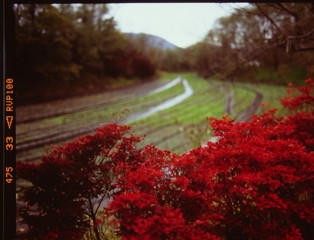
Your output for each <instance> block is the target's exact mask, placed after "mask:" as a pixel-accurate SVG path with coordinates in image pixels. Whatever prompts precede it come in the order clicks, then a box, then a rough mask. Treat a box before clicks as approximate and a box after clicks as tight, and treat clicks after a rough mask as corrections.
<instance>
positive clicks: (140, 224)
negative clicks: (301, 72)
mask: <svg viewBox="0 0 314 240" xmlns="http://www.w3.org/2000/svg"><path fill="white" fill-rule="evenodd" d="M307 83H308V86H307V87H303V88H299V91H301V93H302V95H304V96H305V97H300V96H295V97H294V98H292V99H290V101H289V102H287V101H286V102H285V101H283V103H284V104H285V105H286V106H291V104H292V105H293V106H301V105H303V104H307V105H308V106H311V104H313V96H312V94H313V91H312V87H313V84H312V82H311V81H310V80H308V81H307ZM302 95H301V96H302ZM275 112H276V110H270V111H268V112H266V113H264V114H262V115H260V116H253V117H252V120H251V121H249V122H237V123H236V122H234V121H233V120H230V119H228V118H227V117H224V118H223V119H221V120H218V119H210V124H211V126H212V128H213V130H214V136H216V137H218V141H217V142H215V143H213V142H208V143H207V145H206V146H201V147H198V148H196V149H194V150H191V151H190V152H188V153H185V154H183V155H181V156H179V155H176V154H174V153H171V152H169V151H163V150H159V149H157V148H156V147H154V146H146V147H144V148H143V149H136V148H135V144H136V143H137V142H138V141H140V139H139V138H136V137H133V136H128V137H125V136H124V135H125V134H127V133H128V131H129V127H126V126H118V125H109V126H106V127H103V128H100V129H98V132H97V133H96V134H94V135H88V136H86V137H83V138H80V139H79V140H77V141H74V142H72V143H69V144H67V145H65V146H64V147H57V148H55V149H54V150H53V151H52V152H50V154H49V155H48V156H47V157H44V158H43V159H42V162H41V163H40V164H25V163H24V164H19V176H20V177H21V178H24V179H27V180H29V181H30V182H32V184H33V186H32V187H30V188H29V189H27V190H26V191H25V193H24V195H23V196H24V200H25V201H26V202H27V203H28V204H29V206H30V207H29V208H27V209H26V212H25V216H24V217H25V219H26V220H27V223H28V224H29V225H30V226H31V229H30V233H29V236H33V238H31V239H36V238H34V236H36V237H37V236H39V235H40V234H41V236H45V237H46V239H50V238H49V237H50V236H53V237H55V238H56V239H71V237H69V232H71V231H76V233H78V234H83V233H84V231H85V230H86V229H87V228H88V227H90V228H92V227H93V226H94V227H96V230H97V226H98V225H99V224H101V222H99V221H98V220H97V219H96V217H95V215H96V213H97V212H95V211H92V210H91V208H90V202H91V200H95V199H99V197H101V196H102V197H113V201H112V202H111V204H110V207H109V208H108V209H107V210H106V213H105V214H106V216H110V215H111V216H114V223H115V224H116V227H117V232H118V234H119V235H120V236H121V237H122V239H314V236H313V234H312V231H311V230H312V229H313V227H314V223H313V221H314V204H313V186H314V181H313V180H314V179H313V178H314V174H313V170H314V152H313V139H314V136H313V134H314V118H313V112H308V113H297V114H294V115H291V116H287V117H277V116H275ZM86 216H89V217H90V218H91V219H92V220H93V225H88V223H87V221H86V220H87V218H86ZM36 234H37V235H36ZM70 235H71V234H70ZM96 236H97V234H96ZM76 237H77V236H76ZM40 239H45V238H44V237H42V238H40ZM98 239H99V238H98Z"/></svg>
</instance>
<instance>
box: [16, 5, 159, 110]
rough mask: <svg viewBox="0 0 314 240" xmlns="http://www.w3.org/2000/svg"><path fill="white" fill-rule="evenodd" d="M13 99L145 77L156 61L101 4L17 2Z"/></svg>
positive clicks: (26, 99)
mask: <svg viewBox="0 0 314 240" xmlns="http://www.w3.org/2000/svg"><path fill="white" fill-rule="evenodd" d="M14 10H15V16H16V23H17V24H16V78H17V80H18V82H19V85H18V86H17V95H18V100H19V102H18V104H20V103H23V104H25V103H28V102H34V101H36V102H39V101H43V100H49V99H52V98H58V97H64V96H69V95H70V96H71V95H75V94H81V93H82V92H84V91H95V90H99V89H104V88H105V87H108V86H110V84H111V79H112V78H130V79H135V78H138V79H141V80H146V79H149V78H151V77H152V76H154V75H155V71H156V65H155V63H154V62H153V61H152V60H151V59H150V57H148V55H145V54H142V53H140V52H139V51H137V50H136V49H135V47H134V46H133V45H132V44H131V43H130V42H129V41H128V39H127V38H126V37H125V36H124V35H123V34H122V33H121V32H119V31H118V30H117V29H116V23H115V21H114V20H113V18H108V17H107V18H106V14H107V13H108V8H107V6H106V5H105V4H81V5H78V6H77V7H73V6H72V5H63V4H60V5H50V4H45V5H41V4H16V5H14Z"/></svg>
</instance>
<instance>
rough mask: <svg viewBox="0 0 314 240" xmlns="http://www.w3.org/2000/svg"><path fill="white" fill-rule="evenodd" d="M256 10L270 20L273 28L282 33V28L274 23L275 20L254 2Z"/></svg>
mask: <svg viewBox="0 0 314 240" xmlns="http://www.w3.org/2000/svg"><path fill="white" fill-rule="evenodd" d="M255 5H256V6H257V8H258V10H259V11H260V12H261V13H262V14H263V15H264V16H265V17H266V18H267V19H268V20H269V21H270V22H271V24H272V25H274V26H275V28H276V29H277V30H278V31H279V32H280V33H281V34H282V30H281V29H280V28H279V27H278V25H277V24H276V23H275V21H274V20H273V19H272V18H271V17H270V16H269V15H268V14H267V13H266V12H265V11H264V10H263V9H262V7H261V6H260V4H259V3H255Z"/></svg>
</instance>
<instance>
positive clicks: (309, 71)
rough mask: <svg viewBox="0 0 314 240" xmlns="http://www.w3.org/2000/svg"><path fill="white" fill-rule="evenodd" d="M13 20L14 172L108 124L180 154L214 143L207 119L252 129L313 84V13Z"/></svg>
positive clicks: (33, 7)
mask: <svg viewBox="0 0 314 240" xmlns="http://www.w3.org/2000/svg"><path fill="white" fill-rule="evenodd" d="M14 12H15V30H16V33H15V35H16V42H15V52H16V61H15V69H16V71H15V74H16V76H15V78H16V80H17V82H18V84H17V86H16V87H17V104H18V108H17V160H18V161H37V160H39V159H40V156H42V155H43V154H45V152H46V151H47V150H49V149H51V146H50V145H51V144H56V145H59V144H63V143H65V142H68V141H71V140H73V139H74V138H75V137H77V136H80V135H84V134H87V133H90V132H91V131H92V130H93V129H95V128H97V127H99V126H101V125H103V124H106V123H110V122H117V123H123V124H130V125H132V126H135V127H134V133H135V134H138V135H140V136H144V135H146V138H145V141H144V144H155V145H157V146H158V147H160V148H165V149H169V150H172V151H175V152H177V153H179V154H181V153H184V152H185V151H188V150H190V149H191V148H193V147H197V146H199V145H201V144H202V143H204V142H205V141H207V140H208V139H209V138H210V128H209V124H208V121H207V120H206V118H207V117H216V118H220V117H222V116H224V115H229V116H230V117H231V118H233V119H235V120H236V121H247V120H249V119H250V115H252V114H255V113H261V112H263V111H265V109H264V108H261V107H260V104H262V103H265V104H271V107H279V108H280V105H279V98H280V97H283V96H284V95H285V94H286V93H285V88H286V86H287V83H289V82H293V83H296V84H302V83H303V82H304V80H305V79H306V78H310V77H313V74H314V62H313V58H314V56H313V50H314V27H313V22H314V5H313V3H310V2H307V3H237V4H235V3H220V4H219V3H178V4H174V3H171V4H170V3H165V4H161V3H160V4H153V3H146V4H140V3H133V4H15V5H14ZM178 99H181V100H180V101H178ZM171 101H173V102H172V103H171ZM175 101H176V103H175V104H174V102H175ZM165 103H167V104H165ZM162 104H163V105H162ZM165 106H168V107H165ZM169 106H171V107H169ZM152 109H154V111H152ZM156 109H158V111H156ZM148 113H149V114H148ZM278 114H282V115H284V114H285V112H284V110H279V112H278ZM141 116H142V117H141Z"/></svg>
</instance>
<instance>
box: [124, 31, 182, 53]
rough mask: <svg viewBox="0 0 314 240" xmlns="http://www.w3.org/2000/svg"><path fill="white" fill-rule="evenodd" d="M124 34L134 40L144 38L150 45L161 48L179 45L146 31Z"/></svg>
mask: <svg viewBox="0 0 314 240" xmlns="http://www.w3.org/2000/svg"><path fill="white" fill-rule="evenodd" d="M124 34H125V35H126V36H128V37H129V38H130V39H134V40H135V39H137V38H145V39H146V40H147V41H148V43H149V44H150V45H151V46H152V47H156V48H160V49H162V50H175V49H179V47H177V46H176V45H174V44H172V43H171V42H168V41H167V40H166V39H163V38H161V37H158V36H154V35H151V34H146V33H124Z"/></svg>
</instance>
